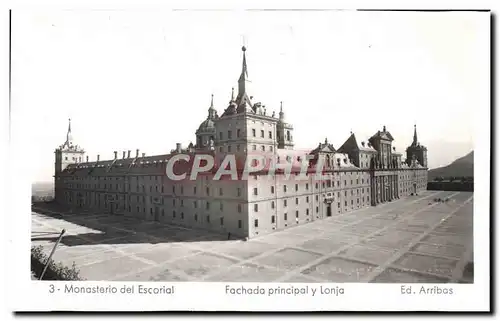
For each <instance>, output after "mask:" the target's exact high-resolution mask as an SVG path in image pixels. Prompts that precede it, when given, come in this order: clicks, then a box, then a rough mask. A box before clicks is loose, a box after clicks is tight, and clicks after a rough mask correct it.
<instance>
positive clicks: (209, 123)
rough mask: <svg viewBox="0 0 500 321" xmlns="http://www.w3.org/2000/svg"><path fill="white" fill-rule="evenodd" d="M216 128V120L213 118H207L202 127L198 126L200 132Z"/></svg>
mask: <svg viewBox="0 0 500 321" xmlns="http://www.w3.org/2000/svg"><path fill="white" fill-rule="evenodd" d="M214 130H215V124H214V121H213V120H211V119H206V120H205V121H203V122H202V123H201V124H200V127H198V131H200V132H206V131H214Z"/></svg>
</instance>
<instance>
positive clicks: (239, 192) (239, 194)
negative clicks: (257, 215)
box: [236, 187, 241, 196]
mask: <svg viewBox="0 0 500 321" xmlns="http://www.w3.org/2000/svg"><path fill="white" fill-rule="evenodd" d="M236 195H238V196H241V188H239V187H238V188H237V189H236Z"/></svg>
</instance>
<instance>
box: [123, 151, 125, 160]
mask: <svg viewBox="0 0 500 321" xmlns="http://www.w3.org/2000/svg"><path fill="white" fill-rule="evenodd" d="M123 159H125V151H123Z"/></svg>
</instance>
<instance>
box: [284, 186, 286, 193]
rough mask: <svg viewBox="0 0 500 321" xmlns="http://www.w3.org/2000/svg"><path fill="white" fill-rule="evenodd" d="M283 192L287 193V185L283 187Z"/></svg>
mask: <svg viewBox="0 0 500 321" xmlns="http://www.w3.org/2000/svg"><path fill="white" fill-rule="evenodd" d="M283 192H285V193H286V185H283Z"/></svg>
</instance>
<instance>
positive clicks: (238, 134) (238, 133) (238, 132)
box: [236, 129, 241, 137]
mask: <svg viewBox="0 0 500 321" xmlns="http://www.w3.org/2000/svg"><path fill="white" fill-rule="evenodd" d="M240 135H241V129H237V130H236V137H240Z"/></svg>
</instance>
